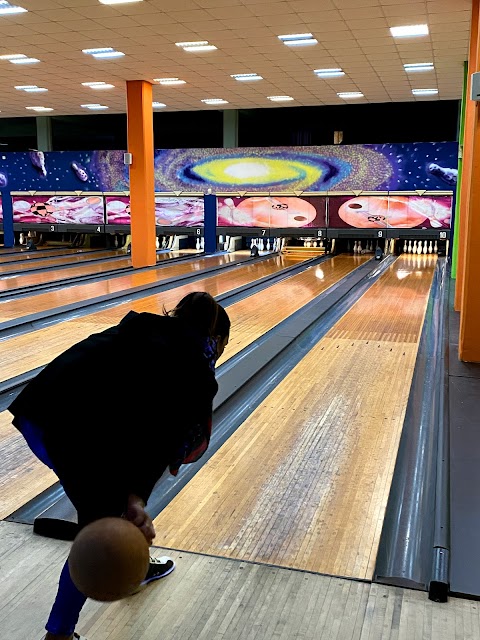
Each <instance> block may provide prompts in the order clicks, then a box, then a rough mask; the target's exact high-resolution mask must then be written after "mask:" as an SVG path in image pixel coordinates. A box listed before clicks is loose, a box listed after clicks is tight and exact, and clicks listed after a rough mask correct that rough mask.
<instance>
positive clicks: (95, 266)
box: [0, 251, 194, 292]
mask: <svg viewBox="0 0 480 640" xmlns="http://www.w3.org/2000/svg"><path fill="white" fill-rule="evenodd" d="M188 255H190V253H189V252H186V251H167V252H164V253H159V254H157V263H158V264H161V263H163V262H164V261H165V260H169V259H171V258H179V257H182V256H188ZM192 255H194V254H192ZM131 266H132V258H131V257H130V256H128V255H125V257H124V258H117V259H116V260H115V261H113V262H112V261H111V260H108V259H106V260H99V261H98V262H89V263H86V264H81V263H80V264H79V265H78V266H75V267H69V268H68V269H55V268H52V269H47V270H45V271H41V272H39V273H28V272H27V273H26V274H24V275H22V274H19V275H14V276H4V277H1V276H0V292H4V291H12V292H13V291H15V289H18V288H21V287H33V286H36V285H39V284H52V283H54V282H58V283H59V286H60V287H61V286H62V282H61V281H62V280H65V278H78V277H80V276H85V275H102V274H103V273H105V272H107V271H111V270H112V269H124V268H125V267H131ZM112 277H113V276H112ZM66 286H68V284H67V285H66ZM70 286H71V285H70Z"/></svg>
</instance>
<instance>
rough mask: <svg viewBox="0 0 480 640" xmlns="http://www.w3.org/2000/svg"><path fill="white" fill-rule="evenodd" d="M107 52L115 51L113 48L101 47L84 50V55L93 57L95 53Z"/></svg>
mask: <svg viewBox="0 0 480 640" xmlns="http://www.w3.org/2000/svg"><path fill="white" fill-rule="evenodd" d="M107 51H115V49H113V48H112V47H100V48H98V47H97V49H82V53H86V54H87V55H92V56H93V54H94V53H106V52H107Z"/></svg>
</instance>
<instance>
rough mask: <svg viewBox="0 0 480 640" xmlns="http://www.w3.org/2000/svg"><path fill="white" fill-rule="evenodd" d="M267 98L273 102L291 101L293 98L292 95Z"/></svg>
mask: <svg viewBox="0 0 480 640" xmlns="http://www.w3.org/2000/svg"><path fill="white" fill-rule="evenodd" d="M267 98H268V100H271V101H272V102H290V100H293V98H292V96H267Z"/></svg>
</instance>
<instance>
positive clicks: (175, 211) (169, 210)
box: [105, 195, 205, 227]
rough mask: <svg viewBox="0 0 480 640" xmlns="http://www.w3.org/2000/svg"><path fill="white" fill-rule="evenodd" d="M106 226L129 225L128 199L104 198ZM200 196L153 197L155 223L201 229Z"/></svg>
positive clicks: (201, 203) (201, 206)
mask: <svg viewBox="0 0 480 640" xmlns="http://www.w3.org/2000/svg"><path fill="white" fill-rule="evenodd" d="M105 203H106V214H107V224H117V225H118V224H130V198H129V197H128V196H116V195H115V196H106V198H105ZM204 220H205V213H204V204H203V197H202V196H192V197H177V198H169V197H162V196H155V221H156V224H157V226H165V227H203V225H204Z"/></svg>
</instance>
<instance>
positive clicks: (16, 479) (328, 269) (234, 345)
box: [0, 256, 368, 517]
mask: <svg viewBox="0 0 480 640" xmlns="http://www.w3.org/2000/svg"><path fill="white" fill-rule="evenodd" d="M280 258H281V259H282V260H281V262H280ZM285 258H286V257H285V256H277V257H276V258H272V262H273V264H274V265H275V262H276V263H277V264H278V263H280V264H282V265H283V266H286V265H287V264H288V263H289V262H290V260H291V259H290V258H288V260H285ZM367 259H368V258H367V257H365V256H358V257H353V258H352V257H346V256H337V257H335V258H333V259H332V260H329V261H327V262H324V263H323V264H322V265H321V267H322V270H323V271H324V277H322V278H320V277H319V275H320V274H319V273H318V272H317V267H313V268H311V269H308V270H307V271H305V272H304V273H302V274H298V275H297V276H293V277H291V278H288V280H287V281H285V283H283V282H280V283H277V284H275V285H273V286H272V287H270V291H271V297H270V299H275V301H276V302H275V305H265V304H262V296H263V301H264V300H265V292H260V293H258V294H255V295H253V296H250V297H249V298H247V299H245V300H244V301H240V302H238V303H236V304H235V305H232V306H230V307H229V308H228V313H229V315H230V317H231V320H232V337H231V342H230V344H229V346H228V352H227V354H226V355H227V356H228V358H231V357H232V356H233V355H234V354H235V353H236V352H237V351H239V350H240V349H241V348H243V346H246V345H247V344H248V343H249V342H250V341H251V340H255V339H256V338H258V337H260V336H261V335H262V334H263V333H264V332H265V331H268V330H269V329H271V328H272V327H273V326H275V325H276V324H278V323H279V322H281V321H282V320H284V319H285V318H286V317H288V316H289V315H290V314H291V313H294V312H295V311H296V310H297V309H298V308H300V307H301V306H302V305H303V304H306V302H308V301H309V300H311V299H312V298H313V297H315V296H316V295H318V294H319V293H321V292H322V291H324V290H326V289H327V288H328V287H330V286H332V285H333V284H334V283H335V282H338V280H340V279H341V278H343V277H344V276H345V275H347V274H348V273H349V272H350V271H352V270H353V269H355V268H356V267H357V266H359V265H360V264H362V263H363V262H365V261H366V260H367ZM268 262H270V261H268ZM295 262H298V259H297V258H296V259H295ZM260 264H261V263H257V265H256V266H257V267H258V266H260ZM252 266H253V265H252ZM225 275H226V274H225ZM231 275H232V274H231ZM246 275H248V274H246ZM260 275H261V274H259V273H257V277H260ZM219 277H220V276H216V277H215V278H216V279H218V278H219ZM250 279H252V280H253V279H255V278H252V276H251V275H250ZM209 280H213V278H210V279H209ZM243 280H245V277H243V278H242V280H239V282H241V281H243ZM287 283H288V286H285V285H286V284H287ZM197 284H199V283H197ZM221 286H222V285H221V284H219V285H217V292H216V293H215V292H214V291H213V289H212V287H213V285H212V284H209V283H208V281H207V280H206V281H204V283H203V284H202V286H201V287H200V286H194V287H192V289H191V290H197V289H198V288H201V289H205V290H208V291H210V292H211V293H213V294H214V295H217V294H218V293H219V292H220V287H221ZM237 286H238V285H237ZM293 292H295V294H294V293H293ZM166 293H169V294H170V293H171V292H166ZM184 293H187V289H186V288H185V287H183V288H182V293H180V289H177V290H175V291H174V292H173V294H172V296H171V301H170V298H169V299H168V300H167V298H166V297H165V295H164V294H162V295H161V296H160V300H161V301H162V302H163V301H164V302H165V304H166V305H167V306H169V305H171V304H174V303H175V302H176V301H177V300H178V299H179V297H181V295H184ZM252 310H254V311H253V312H252ZM157 311H158V309H157ZM65 324H68V323H65ZM57 327H58V325H57ZM52 329H53V327H52ZM36 333H39V332H36ZM49 333H50V332H49ZM56 333H57V336H58V339H59V340H60V338H61V337H62V336H63V331H60V332H58V330H57V332H56ZM88 333H91V331H88ZM241 334H242V335H241ZM72 335H74V333H73V334H72ZM86 335H87V334H86ZM48 338H49V339H50V335H49V336H48ZM51 339H52V341H53V340H54V337H53V338H51ZM10 342H12V343H14V342H16V339H13V338H12V339H10V340H8V341H6V342H5V343H4V345H2V348H3V346H8V345H9V344H10ZM72 342H73V341H72ZM25 344H26V343H25ZM30 344H31V341H30ZM24 348H27V347H26V346H21V347H20V346H19V345H18V343H16V349H18V350H20V349H24ZM60 350H61V349H59V350H58V352H60ZM37 351H38V350H37ZM18 353H19V354H20V353H21V352H20V351H18ZM225 359H226V358H223V360H225ZM31 362H32V364H31V366H29V367H28V366H27V369H28V368H32V367H34V366H40V364H42V361H40V360H38V359H37V360H31ZM25 366H26V365H25ZM27 369H25V370H27ZM5 416H6V418H5ZM10 418H11V416H10V414H9V413H8V412H4V413H3V414H0V426H1V424H2V422H1V420H2V419H4V420H6V421H7V423H8V422H9V421H10ZM4 429H5V432H6V433H7V434H8V439H7V438H5V439H4V443H3V444H2V442H1V440H0V450H2V456H0V478H4V486H5V487H8V486H10V483H15V486H16V487H17V484H18V487H17V488H16V494H17V498H16V499H15V498H14V497H12V496H11V495H9V496H8V502H7V505H6V507H5V508H6V509H7V510H8V509H10V512H9V513H12V512H13V511H15V510H16V509H18V508H20V507H21V506H22V505H23V504H25V501H26V500H28V499H30V498H31V497H33V496H32V495H31V493H30V492H29V491H30V490H29V488H28V487H23V485H22V478H23V477H24V476H25V478H26V479H27V483H28V478H29V474H30V473H33V474H37V473H38V478H37V476H34V477H35V478H37V479H36V482H37V483H38V486H39V487H41V489H39V491H41V490H43V489H45V488H47V487H48V486H50V485H51V484H52V483H53V482H54V480H55V479H54V477H52V475H51V474H50V473H49V472H48V473H47V471H48V470H46V468H45V472H46V475H45V476H43V475H42V474H41V471H39V470H38V468H39V467H40V469H41V468H42V466H43V465H41V463H39V462H38V461H35V460H33V461H32V459H31V454H30V450H29V449H28V447H27V446H26V445H23V440H22V438H21V436H19V434H18V433H17V432H16V430H15V428H14V427H13V426H11V425H8V424H5V425H4ZM3 447H6V450H5V456H3ZM12 457H14V459H15V460H16V462H17V465H18V469H19V470H20V471H18V470H17V468H16V467H15V466H12V465H9V464H6V462H5V463H4V461H7V460H9V459H11V458H12ZM8 478H10V481H8ZM5 490H6V489H5ZM33 495H35V494H33ZM25 496H30V497H27V498H26V499H25ZM1 499H2V492H1V491H0V505H1ZM12 506H13V508H12ZM0 517H2V516H1V515H0ZM3 517H5V516H3Z"/></svg>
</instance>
